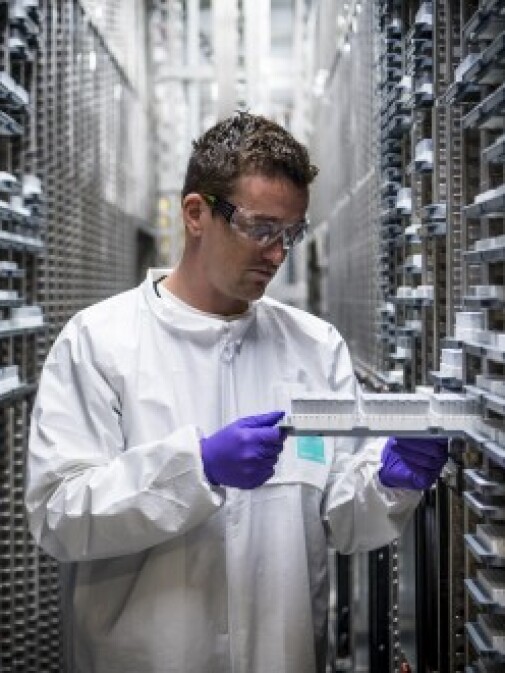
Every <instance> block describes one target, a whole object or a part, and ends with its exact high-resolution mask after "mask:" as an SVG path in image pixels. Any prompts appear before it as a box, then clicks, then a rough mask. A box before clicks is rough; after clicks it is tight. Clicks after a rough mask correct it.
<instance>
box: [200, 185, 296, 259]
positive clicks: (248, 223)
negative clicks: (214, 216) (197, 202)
mask: <svg viewBox="0 0 505 673" xmlns="http://www.w3.org/2000/svg"><path fill="white" fill-rule="evenodd" d="M202 196H203V197H204V199H205V200H206V201H207V203H208V204H209V206H211V208H212V211H213V212H217V213H219V214H220V215H222V216H223V217H224V219H225V220H226V221H227V222H228V224H229V225H230V227H231V228H232V229H233V230H234V231H236V232H237V233H238V234H240V235H242V236H244V237H245V238H248V239H250V240H251V241H254V242H255V243H257V244H258V245H259V246H261V247H262V248H268V247H270V246H271V245H273V244H274V243H276V242H277V241H279V240H280V241H281V242H282V248H283V250H286V251H287V250H290V249H291V248H292V247H293V246H294V245H296V243H300V241H301V240H303V238H304V236H305V234H306V232H307V229H308V226H309V222H308V220H307V219H306V218H304V219H303V220H300V222H295V223H293V224H285V223H282V222H278V221H277V220H272V219H270V218H269V217H268V216H267V215H257V214H255V213H251V212H250V211H248V210H246V209H245V208H241V207H240V206H235V205H234V204H233V203H230V202H229V201H225V200H224V199H221V198H219V197H218V196H214V195H212V194H203V195H202Z"/></svg>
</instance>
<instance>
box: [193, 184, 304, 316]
mask: <svg viewBox="0 0 505 673" xmlns="http://www.w3.org/2000/svg"><path fill="white" fill-rule="evenodd" d="M229 201H230V202H231V203H233V205H235V206H240V207H241V208H243V209H245V210H247V211H249V212H250V213H254V214H255V215H258V216H264V217H268V218H269V219H271V220H275V221H276V222H278V223H279V224H285V225H286V226H288V225H291V224H293V223H297V222H300V220H303V218H304V217H305V212H306V209H307V206H308V192H307V190H306V189H303V188H300V187H296V186H295V185H294V184H293V183H292V182H291V181H290V180H287V179H278V178H276V179H272V178H269V177H265V176H262V175H248V176H243V177H242V178H240V179H239V180H238V182H237V185H236V188H235V190H234V192H233V194H232V195H231V196H230V197H229ZM204 217H205V227H204V231H203V236H202V240H201V247H200V254H201V257H200V262H201V263H202V265H203V270H204V275H205V278H206V280H207V282H208V284H209V290H210V295H211V296H212V297H213V301H212V304H213V309H209V310H211V312H216V313H221V314H225V313H226V314H232V313H240V312H243V311H244V310H245V309H246V308H247V304H248V303H249V302H250V301H253V300H255V299H259V298H260V297H261V296H262V295H263V294H264V292H265V289H266V287H267V285H268V283H269V282H270V281H271V280H272V278H273V277H274V275H275V273H276V272H277V270H278V268H279V267H280V265H281V264H282V262H283V261H284V259H285V256H286V252H285V251H284V250H283V247H282V240H280V239H279V240H277V241H276V242H274V243H273V244H272V245H270V246H268V245H267V246H266V247H261V246H260V245H259V244H258V243H256V242H255V241H253V240H251V239H249V238H247V237H245V236H244V235H242V234H240V233H239V232H237V231H236V230H234V229H233V227H231V226H230V225H229V223H228V222H227V221H226V220H225V218H224V217H223V216H221V215H219V214H218V213H215V214H214V216H212V214H211V208H210V207H208V212H206V213H205V215H204Z"/></svg>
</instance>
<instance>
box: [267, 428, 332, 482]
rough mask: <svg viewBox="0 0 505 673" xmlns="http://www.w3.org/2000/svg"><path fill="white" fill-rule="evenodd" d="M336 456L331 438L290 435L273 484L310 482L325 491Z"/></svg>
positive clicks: (276, 467)
mask: <svg viewBox="0 0 505 673" xmlns="http://www.w3.org/2000/svg"><path fill="white" fill-rule="evenodd" d="M332 456H333V441H332V438H331V437H321V436H318V435H314V436H298V437H288V438H287V439H286V441H285V442H284V449H283V450H282V452H281V454H280V456H279V461H278V463H277V465H276V466H275V473H274V476H273V477H272V478H271V479H270V481H269V482H268V483H269V484H308V485H309V486H315V487H316V488H317V489H319V490H320V491H323V490H324V487H325V485H326V482H327V479H328V474H329V471H330V466H331V462H332Z"/></svg>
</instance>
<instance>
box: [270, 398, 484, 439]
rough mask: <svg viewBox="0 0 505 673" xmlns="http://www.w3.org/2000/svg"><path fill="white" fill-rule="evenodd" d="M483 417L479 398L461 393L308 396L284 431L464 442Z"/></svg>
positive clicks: (288, 417) (300, 400)
mask: <svg viewBox="0 0 505 673" xmlns="http://www.w3.org/2000/svg"><path fill="white" fill-rule="evenodd" d="M480 418H481V416H480V415H479V413H478V406H477V402H476V401H475V399H474V398H472V397H470V396H468V395H464V394H460V393H446V392H444V393H431V394H419V393H363V394H362V395H361V396H360V397H359V398H358V399H356V398H354V397H353V396H352V395H336V394H320V393H307V394H306V395H305V396H304V397H303V398H301V397H300V398H296V399H293V400H292V401H291V413H290V414H287V415H286V416H285V417H284V418H283V420H282V421H281V423H280V427H282V428H284V429H285V430H287V432H288V433H289V434H294V435H330V436H340V435H352V436H374V435H378V436H388V435H397V436H398V435H404V436H412V435H415V436H424V435H427V436H431V435H442V436H448V437H463V436H464V435H465V434H466V433H467V432H471V431H472V430H474V429H475V426H476V424H477V422H478V421H479V419H480Z"/></svg>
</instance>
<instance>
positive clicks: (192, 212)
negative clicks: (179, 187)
mask: <svg viewBox="0 0 505 673" xmlns="http://www.w3.org/2000/svg"><path fill="white" fill-rule="evenodd" d="M208 213H209V206H208V205H207V204H206V202H205V200H204V198H203V197H202V196H201V195H200V194H197V193H196V192H190V193H189V194H186V196H185V197H184V199H183V200H182V216H183V219H184V224H185V226H186V229H187V230H188V233H190V234H191V235H192V236H195V237H200V236H201V235H202V231H203V227H204V222H203V220H204V215H205V214H208Z"/></svg>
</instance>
